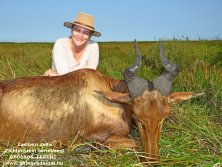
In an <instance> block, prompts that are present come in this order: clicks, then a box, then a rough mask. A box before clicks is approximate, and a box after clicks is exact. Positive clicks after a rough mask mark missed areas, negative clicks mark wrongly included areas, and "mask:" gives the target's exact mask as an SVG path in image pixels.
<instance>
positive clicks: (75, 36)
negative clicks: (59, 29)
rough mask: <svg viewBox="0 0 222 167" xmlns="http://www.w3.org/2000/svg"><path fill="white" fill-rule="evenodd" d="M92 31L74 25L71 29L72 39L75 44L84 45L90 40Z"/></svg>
mask: <svg viewBox="0 0 222 167" xmlns="http://www.w3.org/2000/svg"><path fill="white" fill-rule="evenodd" d="M91 35H92V31H90V30H88V29H86V28H83V27H80V26H77V25H74V26H73V29H72V41H73V44H74V45H76V46H85V45H86V43H87V42H88V41H89V40H90V38H91Z"/></svg>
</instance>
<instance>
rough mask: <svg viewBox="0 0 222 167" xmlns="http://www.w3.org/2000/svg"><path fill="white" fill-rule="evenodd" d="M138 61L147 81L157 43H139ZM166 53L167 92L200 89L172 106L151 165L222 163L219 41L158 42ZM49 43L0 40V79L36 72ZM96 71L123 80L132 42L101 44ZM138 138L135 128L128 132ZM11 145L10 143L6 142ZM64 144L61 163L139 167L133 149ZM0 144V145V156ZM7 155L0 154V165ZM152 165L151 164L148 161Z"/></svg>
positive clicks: (155, 64)
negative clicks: (170, 71) (170, 69)
mask: <svg viewBox="0 0 222 167" xmlns="http://www.w3.org/2000/svg"><path fill="white" fill-rule="evenodd" d="M138 44H139V47H140V50H141V54H142V57H143V64H142V67H141V69H140V70H139V72H138V76H141V77H143V78H145V79H149V80H153V79H154V78H155V77H156V76H158V75H159V74H161V73H162V72H163V67H162V65H161V64H160V58H159V42H139V43H138ZM163 44H164V48H165V52H166V55H167V56H168V57H169V59H170V60H171V61H172V62H173V63H175V64H178V65H179V66H180V71H181V72H180V74H179V76H178V77H177V78H176V80H175V82H174V86H173V90H172V92H175V91H192V92H205V95H204V96H202V97H200V98H197V99H193V100H190V101H187V102H184V103H182V104H178V105H175V106H174V107H173V110H172V114H171V116H170V117H169V118H168V119H167V120H166V121H165V123H164V126H163V130H162V135H161V140H160V153H161V161H160V162H159V165H158V164H156V165H157V166H213V165H214V164H216V163H221V164H222V86H221V85H222V41H219V40H218V41H216V40H215V41H174V40H173V41H163ZM52 46H53V44H52V43H19V44H16V43H1V44H0V80H5V79H12V78H16V77H22V76H36V75H42V74H43V73H44V71H45V70H46V69H48V68H50V66H51V50H52ZM99 46H100V63H99V66H98V70H99V71H100V72H101V73H103V74H105V75H108V76H110V77H112V78H123V77H122V72H123V70H124V68H125V67H127V66H129V65H131V63H132V62H133V60H134V55H135V51H134V48H133V42H107V43H106V42H105V43H103V42H101V43H99ZM130 135H131V136H132V137H134V138H136V139H139V138H138V133H137V131H136V129H134V130H133V132H132V133H131V134H130ZM9 147H14V146H9ZM76 147H78V145H77V144H70V145H69V146H68V147H66V151H65V154H64V155H60V157H59V158H60V159H61V160H62V161H63V162H64V166H142V165H143V163H142V162H140V161H139V157H140V156H142V155H143V154H142V153H141V152H140V151H141V149H139V150H128V149H120V150H112V149H108V150H107V149H106V150H99V149H96V148H95V149H94V150H93V151H86V152H80V153H79V152H75V151H73V150H75V148H76ZM4 150H5V148H3V147H0V155H2V153H3V152H4ZM5 159H7V155H6V154H4V156H1V157H0V164H1V163H2V162H3V160H5ZM151 166H152V165H151Z"/></svg>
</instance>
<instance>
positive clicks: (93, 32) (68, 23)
mask: <svg viewBox="0 0 222 167" xmlns="http://www.w3.org/2000/svg"><path fill="white" fill-rule="evenodd" d="M73 25H77V26H80V27H83V28H86V29H88V30H91V31H92V35H93V36H95V37H100V36H101V33H100V32H98V31H95V30H93V29H91V28H89V27H87V26H84V25H82V24H78V23H70V22H65V23H64V26H65V27H67V28H71V29H72V27H73Z"/></svg>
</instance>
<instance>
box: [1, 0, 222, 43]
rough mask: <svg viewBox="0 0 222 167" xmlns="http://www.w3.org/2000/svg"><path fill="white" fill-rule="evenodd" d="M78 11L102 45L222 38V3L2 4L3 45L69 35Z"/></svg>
mask: <svg viewBox="0 0 222 167" xmlns="http://www.w3.org/2000/svg"><path fill="white" fill-rule="evenodd" d="M78 12H85V13H88V14H91V15H93V16H94V17H95V29H96V30H97V31H99V32H101V33H102V36H101V37H93V38H92V39H93V40H96V41H98V42H107V41H133V40H134V39H137V40H138V41H157V40H160V39H162V40H163V39H164V40H168V39H189V40H199V39H208V40H212V39H222V0H1V1H0V42H54V41H55V40H56V39H58V38H62V37H68V36H69V35H70V33H71V31H70V29H68V28H66V27H64V26H63V23H64V22H66V21H68V22H72V21H73V20H74V19H75V17H76V14H77V13H78Z"/></svg>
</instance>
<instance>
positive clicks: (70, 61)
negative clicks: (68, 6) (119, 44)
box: [44, 13, 101, 76]
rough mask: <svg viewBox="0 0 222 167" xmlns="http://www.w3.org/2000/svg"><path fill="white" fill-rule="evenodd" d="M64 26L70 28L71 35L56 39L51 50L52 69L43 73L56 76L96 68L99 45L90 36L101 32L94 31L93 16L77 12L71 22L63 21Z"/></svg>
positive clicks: (97, 35) (99, 34) (98, 34)
mask: <svg viewBox="0 0 222 167" xmlns="http://www.w3.org/2000/svg"><path fill="white" fill-rule="evenodd" d="M64 26H65V27H68V28H70V29H71V36H70V37H67V38H60V39H58V40H56V42H55V44H54V47H53V51H52V69H49V70H47V71H46V72H45V73H44V75H45V76H57V75H63V74H66V73H68V72H71V71H75V70H78V69H83V68H91V69H96V68H97V65H98V63H99V47H98V44H97V43H96V42H95V41H93V40H91V37H92V36H96V37H99V36H101V33H100V32H97V31H95V28H94V17H93V16H91V15H89V14H86V13H78V14H77V17H76V19H75V20H74V21H73V22H72V23H71V22H65V23H64Z"/></svg>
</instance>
